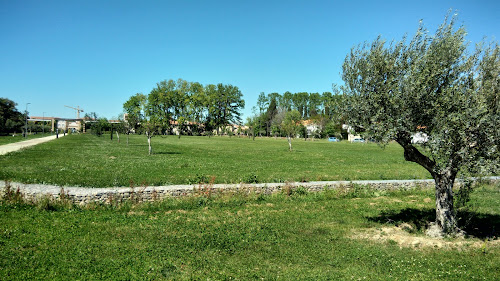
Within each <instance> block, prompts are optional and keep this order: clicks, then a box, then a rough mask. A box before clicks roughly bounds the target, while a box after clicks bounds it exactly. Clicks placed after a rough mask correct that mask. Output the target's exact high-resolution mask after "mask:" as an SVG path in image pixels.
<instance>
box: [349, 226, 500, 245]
mask: <svg viewBox="0 0 500 281" xmlns="http://www.w3.org/2000/svg"><path fill="white" fill-rule="evenodd" d="M408 231H413V227H412V226H411V225H409V224H407V223H403V224H400V225H399V226H384V227H377V228H368V229H363V230H360V229H356V230H353V231H352V233H351V235H350V238H352V239H361V240H370V241H374V242H387V243H396V244H397V245H399V247H400V248H413V249H426V248H427V249H428V248H433V249H457V250H466V249H484V250H485V249H491V248H500V240H498V239H495V240H484V241H483V240H480V239H477V238H450V239H440V238H432V237H427V236H422V235H416V234H412V233H409V232H408Z"/></svg>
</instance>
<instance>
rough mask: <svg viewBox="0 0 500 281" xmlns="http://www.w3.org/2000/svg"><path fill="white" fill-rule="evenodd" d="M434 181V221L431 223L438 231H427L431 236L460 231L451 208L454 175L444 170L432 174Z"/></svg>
mask: <svg viewBox="0 0 500 281" xmlns="http://www.w3.org/2000/svg"><path fill="white" fill-rule="evenodd" d="M434 181H435V183H436V221H435V223H434V225H433V227H434V228H437V229H435V231H438V233H435V234H433V233H432V227H431V231H430V232H429V234H430V235H432V236H441V235H443V234H445V235H446V234H454V233H457V232H460V230H459V229H458V226H457V220H456V217H455V210H454V209H453V184H454V182H455V175H453V174H452V173H450V172H445V173H442V174H439V175H435V176H434Z"/></svg>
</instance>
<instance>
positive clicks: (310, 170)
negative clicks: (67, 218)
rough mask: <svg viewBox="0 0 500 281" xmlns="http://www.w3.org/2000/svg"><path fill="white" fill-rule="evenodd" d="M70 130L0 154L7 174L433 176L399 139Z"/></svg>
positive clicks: (72, 180)
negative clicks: (381, 142)
mask: <svg viewBox="0 0 500 281" xmlns="http://www.w3.org/2000/svg"><path fill="white" fill-rule="evenodd" d="M152 143H153V152H154V154H153V155H151V156H148V153H147V152H148V147H147V140H146V137H145V136H131V137H130V143H129V145H128V146H127V144H126V136H122V137H121V142H120V143H118V142H117V141H116V137H115V138H114V140H113V141H111V140H110V138H109V135H107V136H104V137H96V136H93V135H89V134H85V135H69V136H66V137H64V138H60V139H58V140H54V141H51V142H48V143H43V144H40V145H37V146H35V147H32V148H29V149H26V150H24V151H21V152H15V153H11V154H8V155H4V156H0V167H2V168H1V169H0V179H1V180H12V181H19V182H25V183H50V184H57V185H72V186H90V187H109V186H130V185H131V182H132V183H133V184H134V185H136V186H138V185H144V184H145V185H150V186H152V185H168V184H189V183H198V182H200V181H201V180H203V181H209V180H210V179H211V178H212V177H214V178H215V183H239V182H256V181H257V182H286V181H298V182H300V181H326V180H368V179H372V180H379V179H422V178H428V177H429V176H430V175H429V174H428V172H427V171H425V170H424V169H423V168H421V167H420V166H419V165H417V164H414V163H410V162H407V161H405V160H404V159H403V150H402V149H401V148H400V147H399V145H397V144H390V145H388V146H387V147H386V148H385V149H382V148H381V147H379V146H378V145H376V144H372V143H367V144H362V143H348V142H340V143H330V142H327V141H326V140H320V141H314V142H311V141H307V142H306V141H304V140H303V139H295V140H294V141H293V147H294V151H293V152H289V151H288V144H287V141H286V140H284V139H277V140H276V139H273V138H256V139H255V141H253V140H251V139H249V138H237V137H233V138H229V137H212V138H208V137H182V138H180V139H178V138H177V137H175V136H168V137H158V136H157V137H154V138H153V139H152Z"/></svg>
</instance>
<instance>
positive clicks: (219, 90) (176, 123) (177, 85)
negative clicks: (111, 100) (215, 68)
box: [123, 79, 245, 153]
mask: <svg viewBox="0 0 500 281" xmlns="http://www.w3.org/2000/svg"><path fill="white" fill-rule="evenodd" d="M244 107H245V101H244V100H243V95H242V93H241V91H240V90H239V89H238V87H236V86H233V85H224V84H222V83H219V84H217V85H214V84H208V85H206V86H204V85H202V84H201V83H198V82H188V81H185V80H183V79H178V80H177V81H174V80H163V81H161V82H159V83H157V84H156V87H154V88H153V89H152V90H151V92H150V93H149V94H148V95H144V94H142V93H138V94H136V95H134V96H132V97H130V98H129V100H128V101H126V102H125V103H124V104H123V109H124V111H125V113H126V114H127V118H126V122H127V128H128V129H129V130H131V131H132V130H133V131H135V132H139V133H144V134H146V135H147V136H148V143H149V144H151V137H152V136H153V135H154V134H166V133H169V132H171V131H172V129H173V128H174V127H175V128H176V129H177V130H178V134H179V137H180V136H181V135H182V134H195V135H199V134H202V133H205V132H208V133H211V132H212V131H214V130H215V131H216V132H217V133H218V134H221V133H222V132H223V129H224V128H225V127H226V126H227V125H229V124H232V123H241V117H240V114H241V113H240V110H241V109H243V108H244ZM150 153H151V146H150Z"/></svg>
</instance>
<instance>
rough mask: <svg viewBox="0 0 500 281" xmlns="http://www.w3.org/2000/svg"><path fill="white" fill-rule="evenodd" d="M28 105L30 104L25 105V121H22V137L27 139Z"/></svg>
mask: <svg viewBox="0 0 500 281" xmlns="http://www.w3.org/2000/svg"><path fill="white" fill-rule="evenodd" d="M28 104H31V103H29V102H28V103H26V111H25V113H26V118H25V121H24V137H25V138H27V137H28Z"/></svg>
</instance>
